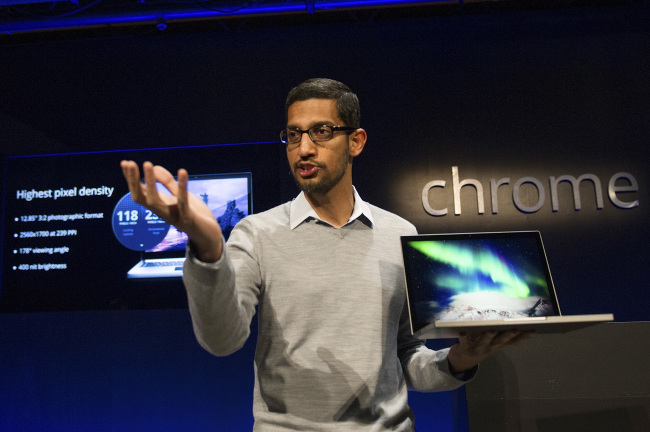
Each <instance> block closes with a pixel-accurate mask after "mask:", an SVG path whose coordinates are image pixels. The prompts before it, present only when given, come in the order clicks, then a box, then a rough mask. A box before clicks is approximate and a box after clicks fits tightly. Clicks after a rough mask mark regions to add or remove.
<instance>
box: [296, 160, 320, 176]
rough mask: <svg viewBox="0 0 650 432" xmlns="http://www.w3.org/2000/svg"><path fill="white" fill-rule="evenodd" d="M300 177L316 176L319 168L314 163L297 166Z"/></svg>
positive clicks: (303, 163)
mask: <svg viewBox="0 0 650 432" xmlns="http://www.w3.org/2000/svg"><path fill="white" fill-rule="evenodd" d="M296 168H297V170H296V171H297V172H298V175H299V176H300V177H302V178H309V177H312V176H313V175H315V174H316V172H317V171H318V170H319V166H318V165H315V164H313V163H308V162H300V163H298V164H297V165H296Z"/></svg>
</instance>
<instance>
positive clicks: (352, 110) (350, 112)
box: [284, 78, 361, 128]
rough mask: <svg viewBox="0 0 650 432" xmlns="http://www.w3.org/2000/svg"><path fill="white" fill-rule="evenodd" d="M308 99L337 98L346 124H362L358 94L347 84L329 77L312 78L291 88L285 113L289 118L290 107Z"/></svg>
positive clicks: (341, 117) (339, 113)
mask: <svg viewBox="0 0 650 432" xmlns="http://www.w3.org/2000/svg"><path fill="white" fill-rule="evenodd" d="M307 99H335V100H336V110H337V114H338V116H339V118H340V119H341V120H342V121H343V123H344V126H350V127H355V128H358V127H360V126H361V108H360V106H359V99H358V98H357V95H355V94H354V93H352V90H350V88H349V87H348V86H346V85H345V84H343V83H342V82H339V81H335V80H332V79H328V78H311V79H308V80H307V81H304V82H302V83H300V84H298V85H297V86H295V87H294V88H292V89H291V91H290V92H289V94H288V95H287V100H286V102H285V104H284V114H285V117H286V118H288V114H289V107H290V106H291V105H292V104H293V103H294V102H299V101H304V100H307Z"/></svg>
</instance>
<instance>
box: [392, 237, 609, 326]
mask: <svg viewBox="0 0 650 432" xmlns="http://www.w3.org/2000/svg"><path fill="white" fill-rule="evenodd" d="M401 243H402V252H403V257H404V273H405V278H406V288H407V297H408V310H409V316H410V321H411V331H412V333H413V335H414V336H415V337H416V338H419V339H437V338H451V337H457V336H458V335H459V334H460V333H461V332H482V331H488V330H498V331H502V330H507V329H511V328H517V329H520V330H536V331H537V332H538V333H562V332H567V331H571V330H576V329H579V328H583V327H586V326H590V325H594V324H598V323H602V322H607V321H613V320H614V316H613V315H612V314H592V315H568V316H567V315H562V314H561V313H560V306H559V304H558V300H557V296H556V292H555V287H554V285H553V281H552V279H551V272H550V269H549V266H548V261H547V259H546V253H545V251H544V245H543V244H542V237H541V234H540V232H539V231H516V232H494V233H463V234H421V235H414V236H403V237H401Z"/></svg>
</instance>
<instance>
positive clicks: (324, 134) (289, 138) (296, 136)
mask: <svg viewBox="0 0 650 432" xmlns="http://www.w3.org/2000/svg"><path fill="white" fill-rule="evenodd" d="M354 130H357V128H355V127H348V126H330V125H318V126H314V127H310V128H309V129H307V130H302V129H298V128H295V129H286V130H283V131H282V132H280V141H282V143H283V144H287V145H290V144H298V143H299V142H300V140H302V134H304V133H306V134H307V135H309V138H310V139H311V140H312V141H313V142H315V143H320V142H323V141H329V140H331V139H332V138H333V137H334V132H338V131H345V132H351V131H354Z"/></svg>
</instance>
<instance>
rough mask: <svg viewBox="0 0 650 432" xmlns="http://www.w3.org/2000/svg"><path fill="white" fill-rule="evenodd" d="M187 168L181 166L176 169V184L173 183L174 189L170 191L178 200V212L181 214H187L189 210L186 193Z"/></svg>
mask: <svg viewBox="0 0 650 432" xmlns="http://www.w3.org/2000/svg"><path fill="white" fill-rule="evenodd" d="M187 178H188V174H187V170H185V169H183V168H181V169H179V170H178V184H176V183H175V187H176V191H172V193H173V194H175V195H176V199H177V200H178V212H179V213H180V214H181V215H187V214H188V211H189V203H188V195H187Z"/></svg>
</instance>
